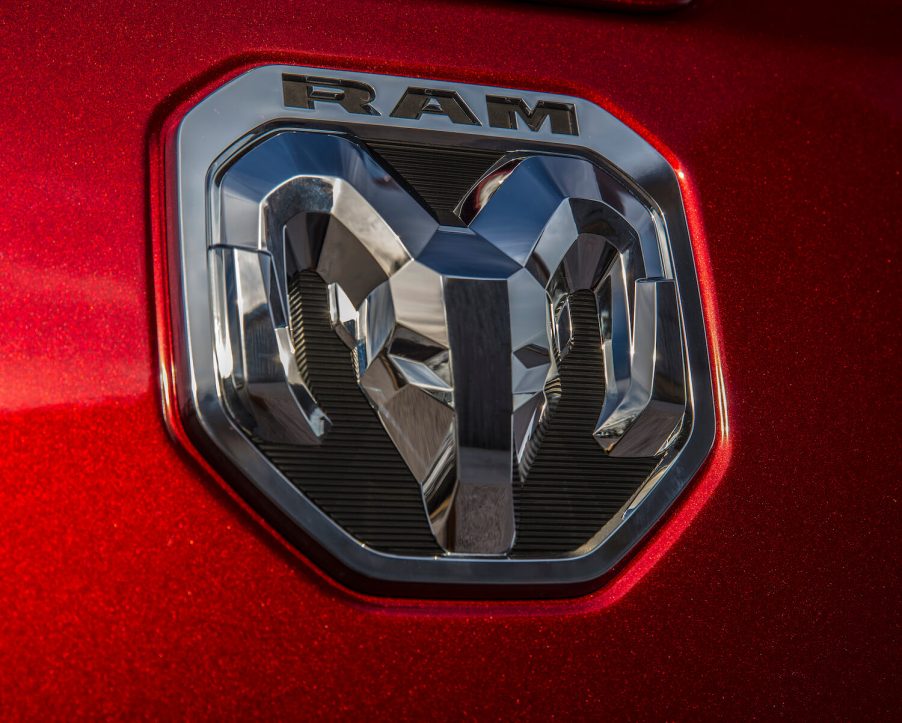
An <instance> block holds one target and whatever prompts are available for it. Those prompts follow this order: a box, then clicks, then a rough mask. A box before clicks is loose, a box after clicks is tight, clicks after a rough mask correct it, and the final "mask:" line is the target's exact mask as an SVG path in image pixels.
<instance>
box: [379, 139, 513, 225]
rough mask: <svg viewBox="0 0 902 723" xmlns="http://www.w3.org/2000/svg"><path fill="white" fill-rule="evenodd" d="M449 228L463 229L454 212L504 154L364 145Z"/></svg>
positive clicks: (413, 145)
mask: <svg viewBox="0 0 902 723" xmlns="http://www.w3.org/2000/svg"><path fill="white" fill-rule="evenodd" d="M367 145H368V146H369V147H370V148H371V149H372V150H374V151H375V152H376V155H378V156H380V157H381V158H382V159H383V160H384V161H385V162H386V163H388V165H390V166H391V167H392V168H394V169H395V170H396V171H397V172H398V175H399V176H401V177H402V178H403V179H404V180H405V181H407V183H408V185H409V186H410V187H411V188H412V189H413V190H414V191H416V192H417V193H418V194H419V196H420V198H422V199H423V200H424V201H425V202H426V203H427V204H428V205H429V207H430V208H431V209H432V211H433V213H435V216H436V218H437V219H438V220H439V221H440V222H441V223H443V224H446V225H449V226H463V225H464V223H463V222H462V221H461V220H460V219H459V218H458V217H457V216H456V215H455V214H454V212H453V211H454V208H455V206H457V204H458V203H459V202H460V200H461V198H462V197H463V195H464V194H465V193H466V192H467V191H469V190H470V188H471V187H472V186H473V184H475V183H476V181H478V180H479V179H480V178H482V176H483V174H485V172H486V171H487V170H489V168H491V166H492V165H493V164H494V163H495V162H496V161H497V160H498V159H499V158H501V156H503V155H504V154H503V153H501V152H498V151H488V150H483V149H480V148H458V147H455V146H424V145H420V144H418V143H404V142H401V141H367Z"/></svg>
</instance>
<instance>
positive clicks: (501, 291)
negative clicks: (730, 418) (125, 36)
mask: <svg viewBox="0 0 902 723" xmlns="http://www.w3.org/2000/svg"><path fill="white" fill-rule="evenodd" d="M176 146H177V147H176V163H175V165H176V168H175V169H174V173H175V174H176V175H177V178H178V186H177V188H178V193H177V198H176V199H175V205H176V207H177V209H178V214H179V222H180V223H179V234H178V239H177V244H178V252H179V254H178V258H179V263H180V271H179V274H177V275H175V277H174V291H175V292H176V293H175V294H174V295H173V297H174V298H176V299H178V300H179V303H177V304H175V305H174V308H173V314H174V320H175V322H176V323H177V327H176V328H177V329H179V330H180V331H181V334H182V336H181V340H182V344H181V345H180V346H178V347H177V348H178V349H179V350H180V351H179V353H178V355H177V359H176V361H177V363H178V365H179V369H178V370H177V371H178V372H180V373H178V374H177V379H178V380H179V384H178V387H177V388H176V389H175V392H176V396H177V398H178V400H179V402H180V406H181V408H182V410H183V418H184V420H185V422H186V426H187V428H188V430H189V432H190V433H191V435H192V437H193V438H194V439H195V440H196V441H197V443H198V444H199V446H201V447H202V448H203V449H204V450H206V451H208V453H209V454H210V455H211V456H212V457H213V458H214V463H215V464H217V465H218V466H219V467H220V469H221V470H222V472H223V474H224V475H226V476H227V477H228V478H229V479H230V481H232V482H233V483H234V484H235V485H236V486H237V487H238V488H239V489H240V490H242V491H243V492H244V493H245V494H246V495H247V496H248V497H250V498H252V501H254V502H255V503H256V504H258V505H259V506H260V507H261V508H262V509H263V511H264V512H265V513H266V514H268V515H271V516H272V519H273V520H274V521H275V522H276V523H277V524H278V526H279V529H280V530H281V531H282V532H283V534H285V535H286V536H288V537H289V538H290V539H292V540H293V541H296V543H297V544H298V545H299V546H301V547H302V548H303V549H304V550H305V551H308V552H310V553H311V554H313V555H314V556H315V557H317V559H319V560H321V561H322V562H323V563H324V564H326V565H327V566H330V567H331V568H332V570H333V571H334V572H335V573H336V574H338V575H340V576H343V577H345V578H347V579H348V580H349V581H351V583H352V584H358V585H359V586H362V587H365V588H366V589H369V590H375V591H383V590H385V591H389V592H395V593H402V594H444V593H448V594H453V591H455V590H461V589H465V590H466V591H467V593H466V594H480V590H482V591H484V592H485V594H499V591H501V594H509V595H523V594H541V595H554V594H572V592H573V591H578V590H581V589H586V588H587V587H589V586H591V585H592V584H593V583H594V582H596V581H597V580H599V579H600V578H601V577H602V576H603V575H604V573H605V572H607V571H608V570H609V569H610V568H611V566H613V565H614V564H615V563H616V562H617V561H618V560H619V559H621V558H622V556H623V555H624V554H625V553H626V552H627V551H628V550H629V549H630V548H631V547H632V546H633V545H634V544H636V543H637V542H638V541H639V539H640V538H641V537H642V536H643V535H644V534H645V533H646V532H647V531H648V529H649V528H650V527H651V526H652V525H653V524H654V522H655V521H656V520H657V519H658V518H659V517H660V515H661V514H662V513H663V512H664V511H665V510H666V508H667V507H668V505H669V504H670V503H671V502H672V501H673V499H674V498H675V497H676V495H677V494H678V493H679V492H680V491H681V490H682V489H683V488H684V487H685V485H686V484H687V483H688V482H689V480H690V478H691V476H692V475H693V473H694V472H695V470H696V469H697V468H698V467H699V465H700V464H701V462H702V461H703V460H704V458H705V456H706V455H707V453H708V451H709V450H710V448H711V445H712V443H713V438H714V412H713V397H712V389H711V378H710V369H709V363H708V357H707V347H706V341H705V333H704V326H703V323H702V314H701V308H700V301H699V293H698V288H697V281H696V277H695V269H694V264H693V257H692V251H691V246H690V240H689V236H688V231H687V227H686V222H685V216H684V212H683V208H682V202H681V199H680V194H679V186H678V184H677V181H676V178H675V174H674V172H673V170H672V169H671V168H670V166H669V165H668V164H667V163H666V161H665V160H664V159H663V158H662V157H661V156H660V155H659V154H658V153H657V152H656V151H655V150H654V149H653V148H652V147H651V146H650V145H648V144H647V143H646V142H645V141H644V140H642V139H641V138H640V137H639V136H637V135H636V134H635V133H633V132H632V131H631V130H629V129H628V128H627V127H626V126H624V125H623V124H621V123H620V122H619V121H617V120H616V119H614V118H613V117H612V116H610V115H609V114H607V113H606V112H605V111H603V110H602V109H600V108H598V107H597V106H595V105H593V104H591V103H588V102H587V101H584V100H581V99H578V98H564V97H560V96H552V95H548V94H535V93H525V92H518V91H511V90H506V89H497V88H484V87H479V86H470V85H463V84H453V85H452V84H449V83H439V82H433V83H429V84H428V87H427V84H424V82H423V81H421V80H412V79H405V78H396V77H390V76H375V75H366V74H360V73H344V72H338V71H325V70H315V69H307V68H293V67H284V66H267V67H263V68H258V69H256V70H253V71H250V72H249V73H247V74H245V75H243V76H241V77H239V78H237V79H236V80H234V81H232V82H231V83H229V84H227V85H225V86H224V87H222V88H221V89H219V90H218V91H216V92H214V93H213V94H212V95H210V96H209V97H208V98H206V99H205V100H203V101H202V102H201V103H200V104H199V105H198V106H197V107H195V108H194V109H193V110H192V111H191V112H189V113H188V114H187V116H186V117H185V118H184V120H183V121H182V124H181V126H180V128H179V132H178V138H177V143H176ZM504 591H508V592H504Z"/></svg>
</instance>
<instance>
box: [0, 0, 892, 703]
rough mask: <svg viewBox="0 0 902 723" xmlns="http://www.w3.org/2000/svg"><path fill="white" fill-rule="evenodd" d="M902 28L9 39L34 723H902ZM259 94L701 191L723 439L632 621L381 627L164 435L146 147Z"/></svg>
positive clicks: (13, 392)
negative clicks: (373, 100)
mask: <svg viewBox="0 0 902 723" xmlns="http://www.w3.org/2000/svg"><path fill="white" fill-rule="evenodd" d="M248 18H251V19H250V20H248ZM398 18H404V22H403V23H402V22H398ZM898 21H899V17H898V9H896V8H894V7H893V6H892V5H891V4H890V3H888V2H873V3H870V8H868V9H864V8H862V7H861V6H860V5H858V6H849V5H846V4H829V3H822V2H817V3H793V4H789V5H787V4H784V3H780V2H776V1H773V2H767V3H762V2H755V3H751V2H732V3H728V2H720V3H717V2H714V1H711V2H700V3H698V4H695V5H693V6H690V7H689V8H688V9H686V10H683V11H679V12H677V13H675V14H671V15H666V16H654V17H651V16H649V17H630V16H624V15H617V14H604V13H598V12H590V11H582V10H564V9H560V8H547V7H541V6H532V5H529V6H516V5H509V4H497V5H484V4H475V3H464V2H461V3H457V4H451V3H440V2H416V3H412V2H398V3H393V4H391V5H389V4H374V3H362V2H355V1H354V0H341V1H340V2H337V1H333V2H329V3H309V4H308V6H307V7H305V8H304V10H303V12H301V11H300V10H299V9H298V5H297V3H283V2H273V3H270V4H267V5H265V6H263V7H261V6H260V5H259V4H258V3H246V2H244V1H243V0H236V2H233V3H230V4H229V5H228V6H227V7H226V8H215V7H213V6H209V7H207V6H192V5H190V4H189V5H186V4H184V3H168V2H159V3H154V4H152V5H141V4H138V5H135V4H121V5H120V4H113V3H103V4H101V3H96V2H95V3H83V4H81V5H80V6H79V7H77V8H74V7H73V8H68V7H65V6H60V5H59V4H51V3H47V2H39V3H36V4H31V5H27V4H22V5H16V6H12V5H9V6H7V7H4V8H3V10H0V40H2V42H0V67H2V68H3V70H4V71H5V72H4V78H5V81H6V83H5V90H6V97H7V99H8V102H7V103H6V105H5V107H4V110H3V113H2V114H0V125H2V128H3V130H4V133H3V135H2V136H0V138H2V140H0V143H2V144H3V153H0V175H2V177H3V178H4V180H5V184H4V187H5V188H6V189H7V193H6V195H5V198H4V201H3V213H2V215H0V230H2V233H3V236H2V238H3V241H2V247H0V269H2V271H3V279H4V283H3V289H2V292H0V298H2V307H0V339H2V342H0V343H2V354H0V405H2V412H0V445H2V448H3V449H4V455H3V458H2V460H0V480H2V484H0V529H2V530H3V532H2V536H0V552H2V554H0V607H2V609H3V611H4V615H3V616H2V618H0V643H2V644H0V672H2V679H3V684H2V686H0V711H2V713H3V715H4V717H7V718H8V717H20V716H22V717H24V716H29V715H30V716H31V717H34V716H38V715H40V716H42V717H47V716H51V717H57V716H58V717H60V718H63V717H71V716H72V715H77V714H82V715H94V716H98V715H102V714H119V715H127V714H131V715H136V714H138V713H143V714H145V715H150V716H156V717H164V716H173V715H179V716H187V717H192V718H198V717H236V716H241V715H245V716H246V715H248V714H250V713H252V712H256V713H258V714H261V715H280V716H282V717H288V716H294V717H297V716H298V715H300V714H306V715H308V716H315V715H320V716H323V715H325V716H330V717H338V716H342V715H343V716H346V717H347V716H351V715H354V714H357V715H360V714H372V713H373V712H374V711H376V712H378V711H382V712H383V714H384V715H386V717H392V716H391V715H390V713H389V710H388V708H394V710H395V711H396V712H397V711H400V712H403V713H404V714H406V715H409V716H415V715H417V714H419V715H426V714H429V715H431V716H432V717H448V718H458V717H461V716H470V717H473V716H477V715H478V716H482V717H499V716H501V715H502V714H506V715H510V714H514V715H520V716H534V717H548V716H550V715H551V714H556V715H559V716H560V717H572V716H585V717H588V716H597V715H599V714H601V713H606V714H608V715H619V714H623V715H624V716H626V715H630V716H631V717H655V718H664V717H667V718H686V717H698V716H699V715H704V716H712V715H715V714H717V715H721V716H728V715H729V716H742V717H752V716H757V717H765V716H772V715H774V714H783V715H786V716H798V717H805V718H818V717H821V718H822V717H825V716H831V717H843V718H849V717H861V716H866V715H867V716H870V717H873V716H874V715H877V714H883V715H884V716H887V717H889V715H890V714H891V713H892V712H894V711H898V708H899V706H900V703H902V701H900V693H899V687H898V686H897V685H896V684H895V682H894V680H895V677H896V675H895V671H896V670H897V664H898V660H897V658H898V652H897V651H898V648H899V636H898V631H899V617H898V609H899V603H900V597H902V596H900V586H899V577H898V574H897V573H896V572H895V567H896V563H895V561H894V560H893V558H892V555H894V553H895V549H896V547H897V544H898V538H899V532H900V525H899V511H898V483H897V481H896V480H897V478H898V472H899V471H900V470H899V462H898V459H897V455H896V449H897V448H898V435H897V434H896V432H895V423H896V421H895V420H896V417H897V414H896V410H897V408H898V404H899V394H898V391H897V390H896V389H895V388H894V387H893V386H892V385H890V386H889V387H888V386H887V384H886V380H887V379H888V378H893V375H895V374H896V373H897V370H896V363H895V356H894V349H895V348H897V346H898V330H897V326H898V324H897V317H898V312H897V311H896V310H897V309H898V302H897V301H896V297H895V293H896V289H897V286H898V282H897V281H896V279H895V277H894V276H893V275H892V267H893V264H895V263H898V259H897V258H894V257H895V256H896V253H895V252H896V251H897V249H898V220H897V217H896V216H895V215H894V212H893V209H896V208H897V207H898V199H899V196H900V175H899V174H900V161H902V158H900V151H899V147H898V144H895V145H893V144H892V143H891V142H890V139H892V138H897V137H898V135H899V131H900V120H902V92H900V80H899V79H900V77H902V73H900V72H899V71H900V68H899V65H900V63H899V54H898V49H897V39H896V36H895V28H897V27H898V24H899V23H898ZM317 29H319V30H317ZM552 32H553V34H552ZM499 37H503V38H504V39H505V42H498V38H499ZM464 38H465V39H466V43H463V42H462V39H464ZM560 38H566V39H567V42H566V43H561V42H560V41H559V39H560ZM265 62H290V63H302V64H304V63H306V64H310V65H321V66H330V65H331V66H335V67H351V68H359V69H362V70H376V71H379V70H382V71H385V72H391V73H404V74H410V75H421V76H424V77H442V78H445V79H448V80H461V81H472V82H486V83H494V84H503V85H509V86H511V87H526V88H536V89H541V90H558V91H560V92H567V93H571V92H572V93H573V94H576V95H584V96H586V97H589V98H591V99H593V100H595V101H596V102H598V103H600V104H601V105H603V106H604V107H606V108H608V109H609V110H611V111H612V112H614V113H615V114H616V115H618V116H619V117H620V118H622V119H623V120H625V121H626V122H627V123H629V124H630V125H632V126H633V127H634V128H636V129H637V130H639V131H640V132H642V133H643V135H645V136H646V137H647V138H649V139H651V140H652V142H654V143H655V144H656V145H657V147H658V148H659V150H661V151H662V152H663V153H665V154H666V155H667V157H668V160H669V161H670V162H671V163H672V164H673V165H674V167H675V168H677V169H678V170H680V171H681V173H682V178H683V191H684V194H685V200H686V204H687V211H688V212H689V214H690V224H691V229H692V232H693V237H694V240H695V245H696V251H697V259H696V263H697V264H698V267H699V273H700V277H701V286H702V293H703V296H704V300H705V304H706V313H707V315H708V319H709V332H710V333H711V337H712V338H711V347H712V357H713V358H715V359H718V360H719V359H720V349H721V348H723V349H724V350H725V352H724V353H725V354H726V355H727V357H728V360H729V362H730V366H729V369H728V371H727V372H726V373H725V372H724V371H723V369H722V368H718V374H722V375H723V376H722V378H723V380H724V381H723V384H722V385H720V387H721V389H722V390H725V391H726V394H727V395H728V396H729V399H730V420H729V429H730V433H729V434H726V433H724V434H722V436H721V439H720V442H719V446H718V449H717V452H716V454H715V455H714V456H713V458H712V459H711V460H710V461H709V463H708V465H707V467H706V469H705V471H704V473H703V474H702V475H700V477H699V478H698V479H697V480H696V482H695V483H694V484H693V486H692V487H691V488H690V489H689V490H688V491H687V494H686V495H684V496H683V498H682V499H681V501H680V502H679V503H678V505H677V508H676V509H675V510H674V511H673V513H672V514H671V515H670V516H669V517H668V518H667V519H666V520H665V521H664V523H663V524H662V525H660V526H659V528H658V530H657V532H656V533H655V535H654V536H653V538H652V539H651V540H650V542H649V543H648V544H646V545H644V546H643V547H642V549H641V550H640V551H639V553H638V554H637V555H635V556H633V557H632V558H631V559H630V561H629V562H628V563H626V564H625V565H624V566H623V568H622V569H621V570H620V572H619V573H618V574H617V575H616V576H614V577H613V578H612V580H611V582H610V583H609V584H608V585H607V586H606V587H605V588H603V589H601V590H599V591H598V592H597V593H594V594H592V595H589V596H587V597H584V598H579V599H574V600H569V601H555V602H535V603H529V602H517V603H461V602H447V603H440V602H415V601H404V602H401V601H384V600H378V601H377V600H372V599H367V598H362V597H360V596H356V595H352V594H350V593H348V592H347V591H344V590H342V589H340V588H337V587H336V586H334V585H333V584H332V583H331V582H329V581H328V580H327V579H325V578H324V577H323V576H322V575H321V574H320V573H319V572H318V571H317V570H316V569H315V568H313V567H311V566H309V565H308V564H306V563H305V562H304V561H303V560H302V559H301V558H299V557H298V556H297V555H296V554H295V553H293V552H291V551H290V550H288V549H287V548H286V547H285V546H284V545H283V544H282V543H281V542H280V541H279V540H278V538H276V537H275V536H274V535H272V534H271V533H270V532H269V531H267V530H266V529H265V528H264V526H263V525H262V524H261V523H260V522H259V521H258V520H256V519H255V518H254V516H253V514H252V513H250V512H248V511H247V510H246V509H244V507H243V505H242V504H241V503H240V502H238V501H236V500H235V499H234V498H233V497H232V495H231V494H230V493H229V492H228V491H227V490H226V488H225V487H224V486H222V485H221V484H220V483H218V482H216V481H214V478H213V477H212V476H211V475H210V474H209V472H208V470H205V469H204V467H203V466H202V465H201V464H199V463H197V462H196V461H194V460H193V459H191V457H190V456H189V455H186V454H184V453H183V452H182V451H181V450H180V449H179V446H178V445H176V444H174V443H173V441H172V440H171V439H169V438H168V437H167V434H166V432H165V427H164V424H163V421H162V419H161V415H160V412H159V408H160V400H159V396H158V391H157V390H158V389H159V383H158V376H159V374H160V371H161V368H160V366H159V364H158V362H157V359H156V351H155V349H156V335H157V333H158V330H157V328H156V323H155V321H154V313H153V307H154V305H156V306H157V307H160V305H161V304H163V303H164V300H162V299H161V298H160V297H159V295H157V296H156V297H154V291H153V289H154V285H153V282H152V281H151V279H152V268H153V267H154V266H155V265H158V264H159V262H160V261H161V259H160V258H159V257H158V254H159V249H160V247H159V243H158V242H159V240H160V237H159V234H160V232H161V231H162V229H161V219H162V213H161V212H162V208H161V206H160V202H161V197H162V196H161V192H160V188H159V183H160V182H161V178H160V175H159V168H160V160H161V159H160V157H159V148H160V145H159V143H158V142H157V141H156V140H151V141H150V142H149V141H148V138H149V136H152V135H153V134H154V132H155V130H156V129H158V128H159V125H160V123H161V122H162V119H163V118H165V117H167V116H168V115H169V114H170V113H171V112H172V111H173V110H176V108H177V106H178V104H179V103H181V102H190V101H192V100H193V99H196V98H197V97H199V96H201V95H203V94H204V93H206V92H207V91H208V90H209V87H211V85H210V84H211V83H212V84H218V83H220V82H222V80H223V79H225V78H227V77H231V76H234V75H235V74H236V73H238V72H240V71H241V70H243V69H245V68H247V67H250V66H252V65H256V64H261V63H265ZM562 79H566V81H563V80H562ZM639 121H641V124H640V122H639ZM148 143H150V148H151V152H150V154H149V157H150V161H149V162H148V151H147V148H148ZM148 165H149V166H150V168H151V172H150V175H148V171H147V169H148ZM148 198H152V199H153V202H152V204H151V206H150V211H149V212H148V211H147V208H148ZM703 217H704V228H703V227H702V221H703ZM152 229H153V234H154V235H153V236H152V235H151V232H152ZM152 238H153V239H154V243H153V244H151V239H152ZM151 249H153V250H151ZM715 279H716V282H717V304H715V302H714V292H713V287H714V280H715ZM159 282H160V279H157V290H158V291H159V289H160V283H159ZM163 373H168V372H167V371H166V370H165V367H164V369H163ZM721 425H722V429H723V430H724V432H725V431H726V427H727V425H726V419H722V420H721ZM486 681H491V683H490V684H489V685H488V686H487V684H486ZM436 711H438V712H440V713H439V714H438V716H436ZM395 717H396V716H395Z"/></svg>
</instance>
